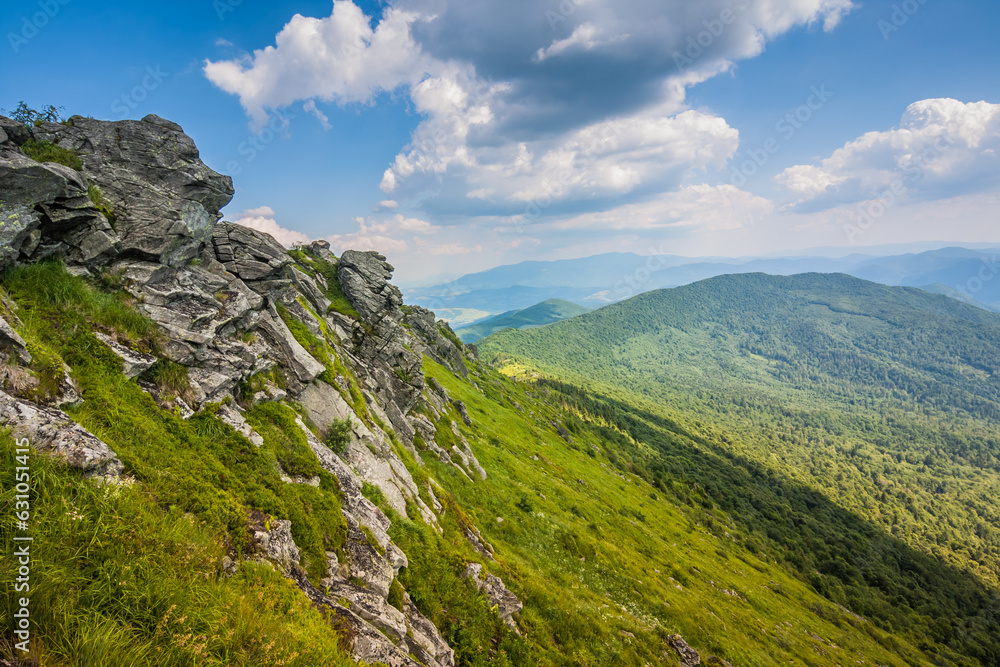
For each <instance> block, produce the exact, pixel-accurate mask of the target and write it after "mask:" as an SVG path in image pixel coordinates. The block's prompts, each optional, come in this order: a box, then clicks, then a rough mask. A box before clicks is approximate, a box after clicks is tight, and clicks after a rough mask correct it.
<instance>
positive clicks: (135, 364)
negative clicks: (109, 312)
mask: <svg viewBox="0 0 1000 667" xmlns="http://www.w3.org/2000/svg"><path fill="white" fill-rule="evenodd" d="M94 335H95V336H97V338H98V339H100V341H101V342H102V343H104V344H105V345H107V346H108V347H110V348H111V351H112V352H114V353H115V356H117V357H118V358H119V359H121V360H122V373H124V374H125V377H127V378H128V379H130V380H131V379H132V378H134V377H138V376H140V375H142V374H143V373H145V372H146V371H147V370H149V369H150V368H151V367H152V366H153V364H155V363H156V357H154V356H153V355H151V354H144V353H142V352H136V351H135V350H132V349H129V348H127V347H125V346H124V345H122V344H120V343H119V342H118V341H116V340H115V339H114V338H112V337H111V336H109V335H107V334H103V333H101V332H100V331H95V332H94Z"/></svg>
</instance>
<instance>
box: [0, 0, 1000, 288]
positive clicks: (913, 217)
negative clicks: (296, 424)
mask: <svg viewBox="0 0 1000 667" xmlns="http://www.w3.org/2000/svg"><path fill="white" fill-rule="evenodd" d="M5 7H7V9H6V10H5V11H4V12H3V17H2V18H0V34H2V35H3V43H2V44H0V53H2V54H3V55H2V56H0V58H2V60H0V63H2V64H3V66H2V67H0V108H4V109H12V108H13V107H14V106H16V105H17V103H18V102H19V101H21V100H23V101H25V102H27V103H28V104H29V105H30V106H34V107H40V106H42V105H48V104H54V105H56V106H61V107H65V109H66V111H65V113H66V115H67V116H68V115H72V114H80V115H84V116H93V117H95V118H101V119H107V120H123V119H139V118H142V117H143V116H145V115H146V114H150V113H155V114H157V115H159V116H162V117H164V118H168V119H170V120H173V121H176V122H178V123H180V124H181V125H182V126H183V128H184V130H185V131H186V132H187V133H188V134H189V135H190V136H191V137H192V138H194V140H195V142H196V143H197V145H198V146H199V148H200V150H201V156H202V159H203V160H204V161H205V162H206V163H207V164H208V165H209V166H210V167H212V168H213V169H215V170H217V171H219V172H222V173H226V174H229V175H231V176H232V177H233V180H234V183H235V187H236V195H235V197H234V198H233V201H232V202H231V203H230V204H229V205H228V206H227V207H226V208H225V209H224V211H223V212H224V214H225V216H226V218H227V219H229V220H234V221H238V222H241V223H242V224H246V225H248V226H252V227H254V228H256V229H260V230H262V231H266V232H268V233H271V234H272V235H274V236H275V237H276V238H277V239H278V240H280V241H282V242H283V243H285V244H288V245H290V244H294V243H301V242H306V241H309V240H312V239H319V238H325V239H328V240H329V241H330V242H331V244H332V245H333V248H334V251H335V252H339V251H341V250H343V249H346V248H355V249H360V250H368V249H374V250H378V251H380V252H382V253H383V254H385V255H386V256H387V257H388V258H389V260H390V261H391V262H392V263H393V264H394V265H395V266H396V268H397V274H396V275H397V280H398V281H399V282H401V283H402V284H404V285H406V284H410V285H413V284H419V283H430V282H434V281H436V280H441V279H443V278H445V277H454V276H458V275H461V274H464V273H469V272H474V271H479V270H483V269H486V268H490V267H492V266H497V265H501V264H512V263H516V262H520V261H524V260H539V259H565V258H572V257H583V256H587V255H593V254H598V253H602V252H611V251H619V252H637V253H640V254H676V255H688V256H734V257H735V256H750V255H765V254H770V253H776V252H782V251H789V250H796V249H806V248H811V247H818V246H844V247H845V248H852V249H854V248H856V249H858V251H863V249H864V247H865V246H874V245H881V244H897V243H912V242H920V241H942V242H948V243H953V244H956V245H960V244H971V243H982V242H996V241H1000V225H998V224H997V223H998V212H1000V168H998V167H1000V164H998V157H997V151H998V150H1000V40H998V39H996V34H997V32H998V29H1000V3H998V2H996V1H995V0H947V1H945V0H895V1H888V0H869V1H866V2H860V1H859V0H700V1H698V2H692V1H684V0H541V2H539V1H538V0H505V1H504V2H499V1H498V0H492V1H486V0H462V1H461V2H458V1H456V0H386V1H383V2H372V1H368V0H355V1H353V2H352V1H351V0H337V1H336V2H332V3H331V2H328V1H327V2H321V1H318V0H316V1H313V0H309V1H302V2H290V1H278V2H273V1H270V2H264V1H263V0H179V1H177V2H171V3H136V2H96V1H92V0H34V1H33V2H31V1H22V0H8V2H7V3H5Z"/></svg>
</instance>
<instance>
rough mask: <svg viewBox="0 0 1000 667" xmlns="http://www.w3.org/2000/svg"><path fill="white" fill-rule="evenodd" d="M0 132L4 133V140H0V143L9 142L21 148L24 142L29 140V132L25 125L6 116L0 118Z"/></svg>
mask: <svg viewBox="0 0 1000 667" xmlns="http://www.w3.org/2000/svg"><path fill="white" fill-rule="evenodd" d="M0 132H3V133H4V138H3V139H2V140H0V143H3V142H5V141H10V142H11V143H13V144H14V145H15V146H23V145H24V143H25V142H26V141H28V140H29V139H31V130H30V129H29V128H28V126H27V125H24V124H22V123H18V122H17V121H16V120H13V119H12V118H7V117H6V116H0Z"/></svg>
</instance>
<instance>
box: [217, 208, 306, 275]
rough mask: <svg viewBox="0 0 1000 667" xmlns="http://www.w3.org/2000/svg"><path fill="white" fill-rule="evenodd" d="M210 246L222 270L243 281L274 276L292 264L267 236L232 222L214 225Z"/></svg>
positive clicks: (287, 256) (270, 237)
mask: <svg viewBox="0 0 1000 667" xmlns="http://www.w3.org/2000/svg"><path fill="white" fill-rule="evenodd" d="M212 246H213V247H214V248H215V256H216V257H217V258H218V260H219V261H220V262H221V263H222V265H223V266H225V267H226V270H227V271H229V272H230V273H233V274H235V275H237V276H239V277H240V278H241V279H243V280H264V279H266V278H272V277H277V276H278V275H280V274H281V270H282V269H283V268H284V267H286V266H288V265H289V264H291V263H292V262H293V260H292V258H291V257H290V256H289V255H288V252H287V251H286V250H285V247H284V246H283V245H281V244H280V243H278V242H277V241H275V240H274V238H273V237H272V236H271V235H270V234H265V233H264V232H259V231H257V230H255V229H250V228H249V227H244V226H242V225H237V224H235V223H232V222H220V223H219V224H217V225H215V227H214V228H213V229H212Z"/></svg>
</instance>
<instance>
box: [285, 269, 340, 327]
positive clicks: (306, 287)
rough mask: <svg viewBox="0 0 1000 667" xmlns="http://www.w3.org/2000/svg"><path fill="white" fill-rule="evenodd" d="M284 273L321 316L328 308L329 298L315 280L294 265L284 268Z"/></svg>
mask: <svg viewBox="0 0 1000 667" xmlns="http://www.w3.org/2000/svg"><path fill="white" fill-rule="evenodd" d="M285 275H287V276H288V278H289V279H290V280H291V281H292V283H293V284H294V285H295V287H296V288H297V289H298V290H299V292H301V293H302V295H303V296H304V297H305V298H306V300H308V301H309V303H310V304H311V305H312V307H313V308H314V309H315V310H316V312H317V313H319V314H320V315H321V316H322V315H324V314H325V313H326V311H327V310H328V309H329V308H330V300H329V299H327V298H326V296H325V295H324V294H323V290H321V289H320V288H319V286H318V285H317V284H316V281H315V280H313V279H312V278H310V277H309V276H307V275H306V274H304V273H302V271H300V270H299V269H297V268H296V267H294V266H289V267H288V268H287V269H285Z"/></svg>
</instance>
